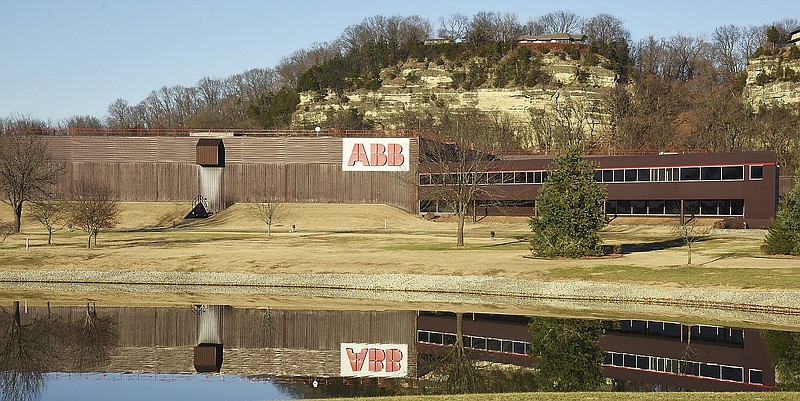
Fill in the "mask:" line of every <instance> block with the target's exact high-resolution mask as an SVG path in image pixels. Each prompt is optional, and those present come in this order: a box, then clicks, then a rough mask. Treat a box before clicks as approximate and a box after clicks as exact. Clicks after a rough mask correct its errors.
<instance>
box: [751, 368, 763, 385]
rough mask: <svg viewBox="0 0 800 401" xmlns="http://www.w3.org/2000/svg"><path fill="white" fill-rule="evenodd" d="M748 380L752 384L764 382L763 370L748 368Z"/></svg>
mask: <svg viewBox="0 0 800 401" xmlns="http://www.w3.org/2000/svg"><path fill="white" fill-rule="evenodd" d="M749 376H750V380H749V382H750V383H752V384H764V372H763V371H761V370H759V369H750V371H749Z"/></svg>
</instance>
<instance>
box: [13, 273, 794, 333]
mask: <svg viewBox="0 0 800 401" xmlns="http://www.w3.org/2000/svg"><path fill="white" fill-rule="evenodd" d="M0 288H3V289H9V290H10V289H23V290H25V289H27V290H35V289H39V290H53V291H67V292H92V291H102V292H142V293H159V292H168V293H173V294H182V293H193V294H238V295H248V294H252V295H256V294H258V295H270V296H282V297H312V296H313V297H329V298H339V299H358V300H375V301H384V302H385V301H389V302H416V303H436V304H442V303H444V304H473V305H481V306H513V307H516V308H520V309H525V310H530V311H531V312H532V313H535V311H536V310H537V309H540V308H543V307H550V308H566V309H572V310H579V311H580V310H585V311H601V312H611V313H623V314H624V313H631V314H654V315H658V316H684V317H693V318H698V319H702V318H706V319H708V318H714V319H717V320H723V321H732V322H737V321H742V322H745V321H749V322H754V323H757V324H764V325H780V326H793V327H800V292H798V291H748V290H718V289H681V288H661V287H656V286H645V285H635V284H609V283H597V282H581V281H569V282H568V281H547V282H545V281H530V280H518V279H510V278H504V277H486V276H433V275H418V274H299V273H298V274H241V273H178V272H154V271H137V272H98V271H35V272H2V271H0Z"/></svg>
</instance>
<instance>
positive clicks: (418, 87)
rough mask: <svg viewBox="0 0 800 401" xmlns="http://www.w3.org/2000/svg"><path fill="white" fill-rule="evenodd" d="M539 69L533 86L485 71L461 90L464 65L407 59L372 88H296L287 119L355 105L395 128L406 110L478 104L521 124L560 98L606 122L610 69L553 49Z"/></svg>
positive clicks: (322, 119) (322, 117)
mask: <svg viewBox="0 0 800 401" xmlns="http://www.w3.org/2000/svg"><path fill="white" fill-rule="evenodd" d="M467 64H469V63H467ZM540 71H541V72H543V73H544V76H545V77H546V79H545V81H547V82H546V83H540V84H536V85H535V86H533V87H516V86H505V87H492V86H493V85H492V84H491V83H492V82H494V80H493V77H492V73H491V72H489V74H488V79H487V80H486V83H484V84H482V85H481V86H480V87H478V88H476V89H473V90H469V91H467V90H463V89H454V88H453V86H454V85H453V82H454V76H455V75H456V74H458V73H459V72H462V73H468V67H456V66H454V65H451V64H450V63H449V62H448V63H445V62H441V61H440V62H439V63H436V62H416V61H409V62H406V63H404V64H403V65H400V66H396V67H392V68H388V69H385V70H383V71H382V72H381V80H382V85H381V87H380V88H379V89H378V90H375V91H367V90H357V91H352V92H347V93H344V95H343V96H338V95H336V94H333V93H327V94H326V95H324V96H323V95H320V94H319V93H316V92H306V93H302V94H301V96H300V104H299V105H298V108H297V111H296V112H295V113H294V115H293V118H292V123H293V125H294V126H295V127H297V128H300V127H309V126H314V125H318V126H321V127H326V121H327V120H328V117H329V114H330V112H331V111H336V110H341V109H348V108H355V109H358V110H359V111H360V112H361V113H363V115H364V117H365V119H369V120H371V121H373V122H374V125H375V128H382V129H398V128H403V116H404V115H405V114H406V113H407V112H426V111H429V112H431V113H432V114H433V115H434V116H435V115H436V113H435V112H436V111H438V110H443V109H445V108H450V109H478V110H481V111H485V112H490V113H497V114H499V115H505V116H507V117H508V118H509V119H510V120H511V121H513V122H514V123H515V124H526V123H530V122H531V120H532V118H536V117H533V116H534V115H538V114H537V113H536V111H544V112H552V111H553V110H556V109H558V108H559V107H563V105H564V104H565V102H572V103H573V104H577V105H580V106H581V107H580V108H581V110H583V111H584V112H585V113H587V114H588V115H589V116H588V118H587V119H586V123H587V124H592V125H593V127H594V129H595V130H597V128H596V127H598V126H607V121H608V115H607V114H606V112H605V110H606V106H605V98H606V96H607V94H608V92H609V91H610V90H611V89H613V88H614V87H615V86H616V78H617V77H616V75H615V73H614V71H611V70H608V69H606V68H603V67H602V66H600V65H596V66H585V65H582V64H581V62H580V60H572V59H571V58H569V57H563V56H561V57H559V55H557V54H553V53H549V54H547V55H543V57H542V59H541V67H540ZM462 75H463V74H462ZM568 99H569V100H568ZM532 112H533V113H532ZM330 128H337V127H330ZM406 128H413V127H406Z"/></svg>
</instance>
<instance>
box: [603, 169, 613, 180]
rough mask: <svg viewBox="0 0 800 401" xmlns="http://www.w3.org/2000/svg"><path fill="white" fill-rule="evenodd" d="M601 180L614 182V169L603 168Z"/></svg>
mask: <svg viewBox="0 0 800 401" xmlns="http://www.w3.org/2000/svg"><path fill="white" fill-rule="evenodd" d="M603 182H614V170H603Z"/></svg>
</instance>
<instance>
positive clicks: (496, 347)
mask: <svg viewBox="0 0 800 401" xmlns="http://www.w3.org/2000/svg"><path fill="white" fill-rule="evenodd" d="M486 349H488V350H489V351H498V352H499V351H500V350H502V348H500V340H495V339H493V338H490V339H488V340H486Z"/></svg>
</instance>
